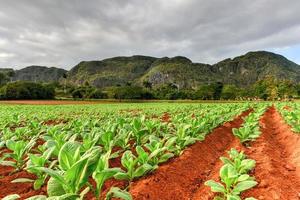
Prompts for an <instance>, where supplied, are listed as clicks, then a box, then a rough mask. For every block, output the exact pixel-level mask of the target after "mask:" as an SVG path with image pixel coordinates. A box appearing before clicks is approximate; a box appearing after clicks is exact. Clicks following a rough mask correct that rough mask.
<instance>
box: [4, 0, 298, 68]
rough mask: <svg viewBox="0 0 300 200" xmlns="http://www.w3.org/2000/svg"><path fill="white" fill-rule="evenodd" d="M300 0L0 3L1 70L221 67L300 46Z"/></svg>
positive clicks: (15, 0) (44, 0)
mask: <svg viewBox="0 0 300 200" xmlns="http://www.w3.org/2000/svg"><path fill="white" fill-rule="evenodd" d="M299 8H300V1H299V0H289V1H282V0H240V1H238V0H143V1H141V0H109V1H107V0H89V1H82V0H64V1H60V0H22V1H20V0H9V1H7V0H0V67H15V68H21V67H24V66H26V65H31V64H37V65H48V66H58V67H64V68H67V69H69V68H71V67H72V66H74V65H75V64H77V63H78V62H80V61H81V60H94V59H103V58H107V57H113V56H118V55H133V54H144V55H151V56H158V57H162V56H176V55H183V56H187V57H189V58H190V59H192V60H193V61H195V62H207V63H214V62H217V61H220V60H222V59H224V58H226V57H232V56H236V55H240V54H243V53H245V52H247V51H251V50H264V49H265V50H272V49H277V50H278V49H284V48H287V47H289V48H290V47H293V46H294V45H295V46H296V45H299V44H300V37H299V35H300V21H299V19H300V12H299Z"/></svg>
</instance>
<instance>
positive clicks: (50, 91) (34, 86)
mask: <svg viewBox="0 0 300 200" xmlns="http://www.w3.org/2000/svg"><path fill="white" fill-rule="evenodd" d="M54 96H55V90H54V87H52V86H51V85H47V84H40V83H33V82H23V81H18V82H13V83H8V84H7V85H5V86H3V87H2V88H1V90H0V98H1V99H9V100H12V99H17V100H18V99H53V98H54Z"/></svg>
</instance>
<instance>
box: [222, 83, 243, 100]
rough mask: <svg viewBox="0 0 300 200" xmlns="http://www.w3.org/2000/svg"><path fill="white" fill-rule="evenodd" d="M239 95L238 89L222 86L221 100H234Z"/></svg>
mask: <svg viewBox="0 0 300 200" xmlns="http://www.w3.org/2000/svg"><path fill="white" fill-rule="evenodd" d="M238 95H239V89H238V88H237V87H236V86H235V85H224V87H223V89H222V93H221V98H222V99H226V100H228V99H232V100H233V99H236V98H237V97H238Z"/></svg>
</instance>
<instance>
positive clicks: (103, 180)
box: [0, 102, 300, 200]
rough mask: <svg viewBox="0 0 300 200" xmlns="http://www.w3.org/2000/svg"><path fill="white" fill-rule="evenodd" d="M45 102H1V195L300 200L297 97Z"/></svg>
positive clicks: (9, 197) (181, 199) (16, 196)
mask: <svg viewBox="0 0 300 200" xmlns="http://www.w3.org/2000/svg"><path fill="white" fill-rule="evenodd" d="M16 103H17V102H16ZM23 103H24V104H27V103H28V102H27V103H26V102H23ZM37 104H40V103H37ZM49 104H54V105H16V104H9V105H7V104H2V105H0V107H1V109H0V131H1V132H0V148H1V149H0V198H3V199H31V200H33V199H38V200H44V199H57V200H58V199H71V200H73V199H96V200H98V199H101V200H102V199H137V200H144V199H150V200H169V199H172V200H174V199H175V200H177V199H178V200H210V199H216V200H222V199H224V200H225V199H227V200H239V199H247V200H253V199H265V200H274V199H284V200H285V199H286V200H297V199H300V139H299V138H300V134H299V132H300V103H290V102H289V103H274V104H272V103H270V102H266V103H264V102H262V103H159V102H157V103H105V104H86V105H81V104H80V105H75V104H73V103H72V102H70V103H66V105H56V104H58V103H53V102H52V103H49Z"/></svg>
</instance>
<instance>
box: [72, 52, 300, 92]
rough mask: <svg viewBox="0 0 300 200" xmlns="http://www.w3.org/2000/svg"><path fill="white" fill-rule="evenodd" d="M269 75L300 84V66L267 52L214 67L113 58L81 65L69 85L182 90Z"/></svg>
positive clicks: (248, 81)
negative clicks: (147, 84)
mask: <svg viewBox="0 0 300 200" xmlns="http://www.w3.org/2000/svg"><path fill="white" fill-rule="evenodd" d="M267 75H272V76H275V77H276V78H278V79H289V80H292V81H296V82H299V81H300V66H299V65H297V64H296V63H293V62H292V61H289V60H288V59H286V58H285V57H283V56H281V55H278V54H274V53H271V52H266V51H256V52H249V53H247V54H245V55H242V56H239V57H236V58H233V59H226V60H223V61H221V62H218V63H216V64H214V65H208V64H202V63H193V62H192V61H191V60H189V59H188V58H185V57H181V56H177V57H173V58H168V57H164V58H154V57H147V56H131V57H114V58H109V59H105V60H102V61H84V62H80V63H79V64H78V65H76V66H75V67H74V68H72V69H71V70H70V71H69V73H68V81H69V82H70V83H73V84H82V83H84V82H88V83H89V84H91V85H94V86H96V87H107V86H116V85H125V84H126V83H134V84H139V85H142V84H143V82H150V83H152V85H153V86H154V87H156V86H159V85H162V84H167V83H173V84H176V85H178V86H179V87H180V88H193V87H197V86H198V85H200V84H208V83H212V82H217V81H220V82H223V83H224V84H235V85H237V86H247V85H251V84H253V83H255V82H256V81H257V80H260V79H263V78H264V77H266V76H267Z"/></svg>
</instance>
